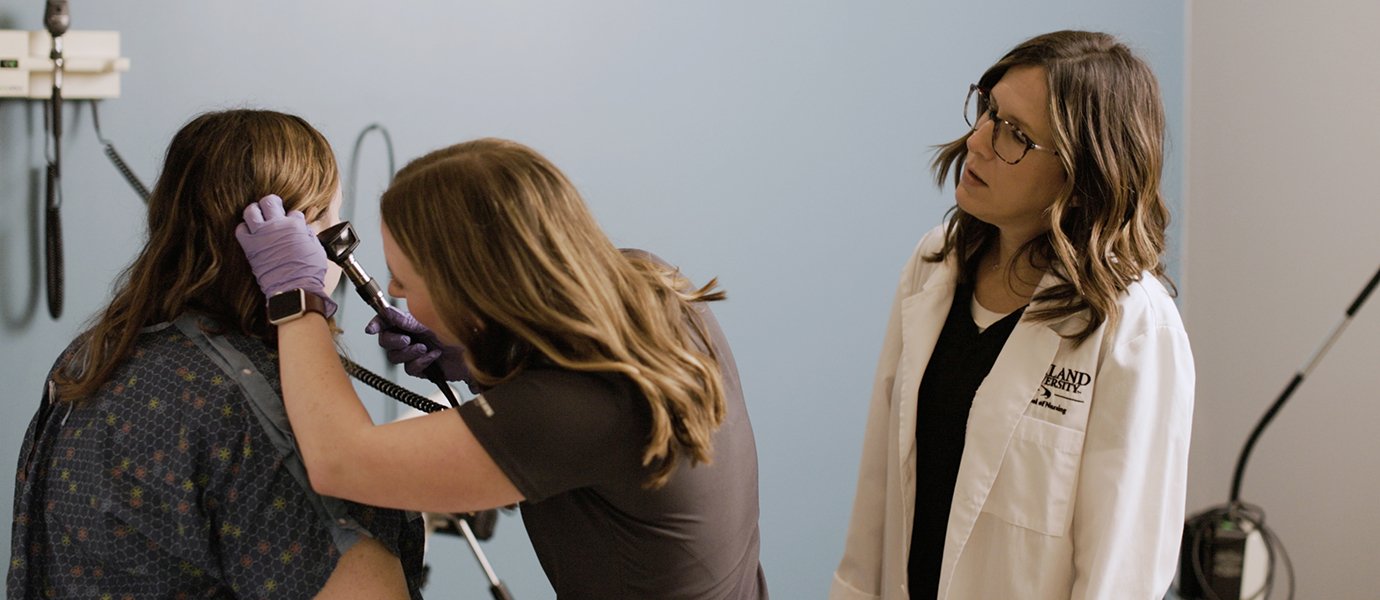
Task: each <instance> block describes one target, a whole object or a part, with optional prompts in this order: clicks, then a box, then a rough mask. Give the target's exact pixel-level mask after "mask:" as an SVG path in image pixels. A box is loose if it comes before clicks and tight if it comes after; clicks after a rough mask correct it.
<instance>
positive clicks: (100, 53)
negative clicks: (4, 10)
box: [0, 29, 129, 100]
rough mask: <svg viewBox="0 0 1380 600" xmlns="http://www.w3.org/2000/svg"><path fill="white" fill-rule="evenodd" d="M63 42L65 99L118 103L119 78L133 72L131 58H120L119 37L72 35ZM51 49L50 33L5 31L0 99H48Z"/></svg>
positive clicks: (0, 45) (0, 34)
mask: <svg viewBox="0 0 1380 600" xmlns="http://www.w3.org/2000/svg"><path fill="white" fill-rule="evenodd" d="M62 40H63V50H62V54H63V61H64V64H63V67H62V69H63V81H62V97H63V98H66V99H69V100H80V99H99V98H118V97H119V96H120V74H121V73H124V72H125V71H128V70H129V59H128V58H125V57H122V56H120V32H118V31H68V32H66V33H65V34H63V35H62ZM52 47H53V36H52V35H50V34H49V33H48V32H47V31H23V30H12V29H5V30H0V98H32V99H34V100H47V99H48V98H49V97H50V96H51V95H52V90H53V59H52V57H51V56H50V52H51V50H52Z"/></svg>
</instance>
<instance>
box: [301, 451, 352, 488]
mask: <svg viewBox="0 0 1380 600" xmlns="http://www.w3.org/2000/svg"><path fill="white" fill-rule="evenodd" d="M302 458H303V461H302V462H303V464H304V465H305V466H306V470H307V482H308V483H310V484H311V489H312V491H313V492H316V493H317V494H320V495H322V496H331V497H334V498H345V499H348V498H349V481H348V477H349V468H348V466H347V465H346V462H347V461H345V460H342V459H341V458H340V457H339V455H333V454H331V453H325V455H324V456H316V457H312V458H309V455H304V456H303V457H302Z"/></svg>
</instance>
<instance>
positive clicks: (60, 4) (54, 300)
mask: <svg viewBox="0 0 1380 600" xmlns="http://www.w3.org/2000/svg"><path fill="white" fill-rule="evenodd" d="M43 24H44V26H45V27H47V29H48V34H49V35H51V36H52V37H53V49H52V52H50V53H49V54H48V57H49V58H51V59H53V95H52V97H51V99H50V100H49V113H50V119H49V124H50V125H51V126H52V133H53V157H52V160H51V161H49V162H48V181H47V183H48V188H47V204H46V206H45V209H46V210H45V215H44V228H45V229H44V236H43V245H44V248H45V250H46V251H47V259H48V260H47V262H48V269H47V272H48V314H49V315H52V317H53V318H54V319H56V318H58V317H60V316H62V272H63V263H62V219H61V214H60V212H59V210H60V209H61V208H62V188H61V185H62V183H61V182H62V171H61V166H62V72H63V69H64V67H65V63H66V61H65V59H63V57H62V35H63V34H64V33H67V27H68V26H69V25H71V24H72V17H71V15H70V14H68V12H67V0H48V3H47V5H46V6H45V7H44V10H43Z"/></svg>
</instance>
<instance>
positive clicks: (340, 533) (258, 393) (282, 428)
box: [174, 314, 369, 554]
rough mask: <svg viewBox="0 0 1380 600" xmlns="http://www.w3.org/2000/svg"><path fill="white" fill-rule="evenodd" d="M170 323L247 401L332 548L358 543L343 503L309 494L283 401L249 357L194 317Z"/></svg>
mask: <svg viewBox="0 0 1380 600" xmlns="http://www.w3.org/2000/svg"><path fill="white" fill-rule="evenodd" d="M174 324H175V325H177V328H178V330H180V331H181V332H182V334H183V335H185V336H187V339H189V340H191V341H192V342H193V343H195V344H196V346H197V349H199V350H201V352H202V353H203V354H205V355H206V356H207V357H208V358H210V359H211V362H213V363H215V364H216V366H217V367H219V368H220V370H221V371H222V372H224V373H225V375H226V377H228V378H229V379H230V380H231V381H234V382H235V383H236V385H238V386H239V387H240V389H241V390H242V391H243V392H244V397H245V399H246V400H248V402H249V406H250V407H251V409H252V410H253V412H254V416H255V417H256V418H258V420H259V425H261V426H262V427H263V430H264V433H265V434H267V435H268V439H270V440H272V442H273V446H274V448H276V449H277V450H278V456H280V457H281V458H282V460H283V466H284V467H286V468H287V470H288V472H289V473H291V474H292V478H293V479H294V480H296V481H297V484H298V485H299V486H301V488H302V489H303V490H304V491H306V492H307V497H308V498H310V499H311V502H312V505H313V507H314V508H315V509H316V512H317V514H319V515H321V517H322V518H323V519H325V520H327V521H328V527H329V529H330V530H331V538H332V540H333V541H334V542H335V547H336V549H337V550H339V551H340V553H341V554H344V553H345V552H346V551H347V550H349V549H350V548H351V547H352V546H354V545H355V542H358V541H359V539H360V536H361V535H369V534H368V532H366V531H363V530H362V528H361V527H360V525H359V523H358V522H357V521H355V519H354V518H353V517H351V516H350V514H349V510H348V509H347V507H346V504H345V502H344V501H343V500H340V499H339V498H332V497H329V496H322V495H320V494H318V493H316V492H315V491H312V489H311V481H310V480H309V479H308V478H307V468H306V465H304V464H303V463H302V455H301V453H300V452H299V451H298V449H297V441H296V439H295V438H294V437H293V435H292V425H291V424H290V423H289V422H288V418H287V411H286V409H285V408H284V407H283V399H282V397H281V396H279V395H278V392H277V391H275V390H274V389H273V385H272V384H271V383H269V381H268V379H266V378H265V377H264V376H263V374H262V373H260V372H259V369H258V367H257V366H256V365H254V363H253V362H252V361H250V360H249V357H248V356H245V355H244V353H243V352H240V351H239V350H236V349H235V347H234V346H232V345H231V344H230V342H229V341H228V340H226V339H225V337H224V336H220V335H210V334H208V333H206V332H205V331H204V330H203V328H202V325H201V321H200V319H198V318H197V317H196V316H194V315H190V314H184V315H182V316H181V317H178V319H177V321H175V323H174Z"/></svg>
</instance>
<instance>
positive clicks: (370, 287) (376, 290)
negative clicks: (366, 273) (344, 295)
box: [355, 279, 388, 314]
mask: <svg viewBox="0 0 1380 600" xmlns="http://www.w3.org/2000/svg"><path fill="white" fill-rule="evenodd" d="M355 291H356V292H359V297H360V298H363V299H364V303H365V304H368V305H369V308H372V309H374V312H375V313H378V314H383V313H384V311H386V310H387V309H388V301H387V300H385V299H384V297H383V289H382V288H380V287H379V284H378V282H377V281H374V280H373V279H370V280H368V281H365V282H364V283H363V284H359V285H356V286H355Z"/></svg>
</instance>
